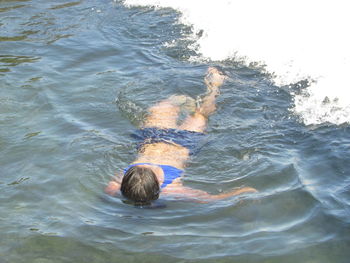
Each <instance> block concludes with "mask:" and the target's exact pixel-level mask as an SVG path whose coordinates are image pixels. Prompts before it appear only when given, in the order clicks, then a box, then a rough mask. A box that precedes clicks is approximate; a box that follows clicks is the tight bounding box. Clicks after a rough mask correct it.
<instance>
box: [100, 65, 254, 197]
mask: <svg viewBox="0 0 350 263" xmlns="http://www.w3.org/2000/svg"><path fill="white" fill-rule="evenodd" d="M225 78H226V77H225V76H224V75H223V74H222V73H221V72H220V71H219V70H217V69H216V68H213V67H211V68H209V69H208V72H207V74H206V76H205V79H204V80H205V83H206V86H207V89H208V91H207V93H206V95H205V96H204V98H203V99H202V102H201V104H200V105H197V106H196V107H194V108H195V109H194V110H193V114H191V115H189V116H188V117H187V118H186V119H185V120H184V121H183V122H182V123H181V124H180V125H178V124H177V123H178V118H179V114H180V111H181V107H180V105H181V104H182V105H184V104H186V101H187V102H188V101H190V102H191V101H192V102H193V101H194V100H193V99H191V98H189V97H186V96H183V95H173V96H171V97H170V98H168V99H166V100H163V101H161V102H159V103H157V104H156V105H154V106H152V107H150V108H149V110H148V112H149V115H148V116H147V118H146V119H145V121H144V123H143V125H142V127H141V129H139V130H138V131H137V137H138V139H139V140H142V144H141V146H140V147H139V149H138V156H137V158H136V160H134V161H133V162H132V163H131V164H130V165H129V166H128V167H127V168H126V169H125V170H124V175H123V177H122V179H121V178H118V177H115V178H114V180H112V181H111V182H110V183H109V184H108V186H107V187H106V189H105V191H106V193H108V194H110V195H112V196H114V195H116V194H117V193H118V192H121V193H122V195H123V196H124V197H126V198H128V199H129V200H132V201H134V202H135V203H150V202H151V201H154V200H156V199H158V198H159V196H160V195H168V196H170V195H171V196H174V197H178V198H183V199H190V200H197V201H199V202H209V201H213V200H219V199H225V198H228V197H231V196H234V195H239V194H242V193H252V192H256V190H255V189H254V188H251V187H241V188H238V189H233V190H231V191H229V192H225V193H220V194H216V195H214V194H209V193H207V192H205V191H202V190H198V189H193V188H190V187H186V186H184V185H183V184H182V180H181V178H182V175H183V172H184V169H185V165H186V161H187V160H188V159H189V158H190V155H191V154H193V152H194V150H195V148H196V146H197V145H198V143H199V141H200V140H201V139H203V137H204V136H205V134H204V132H205V129H206V127H207V122H208V118H209V116H210V115H211V114H213V113H214V112H215V110H216V97H217V96H218V95H219V93H220V91H219V87H220V86H221V85H222V84H223V82H224V80H225Z"/></svg>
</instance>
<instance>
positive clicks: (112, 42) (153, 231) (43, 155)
mask: <svg viewBox="0 0 350 263" xmlns="http://www.w3.org/2000/svg"><path fill="white" fill-rule="evenodd" d="M0 15H1V20H0V29H1V31H0V47H1V48H0V78H1V82H0V125H1V129H0V149H1V157H0V167H1V178H0V189H1V193H2V194H1V195H0V203H1V205H0V215H1V216H0V231H1V233H2V234H1V239H0V255H1V258H2V260H3V261H4V262H11V263H12V262H85V261H91V262H107V261H111V262H114V261H115V262H117V261H118V262H119V261H130V262H136V261H142V262H164V261H166V262H179V260H180V261H181V260H185V261H187V260H191V262H192V261H193V262H195V261H200V262H213V260H215V261H219V262H233V261H234V262H347V259H348V256H349V252H348V249H347V248H348V246H349V245H350V241H349V236H350V235H349V234H350V233H349V230H348V229H349V223H350V221H349V204H350V201H349V200H350V196H349V191H348V190H349V180H348V179H347V175H348V174H349V168H348V167H349V166H348V165H347V163H348V161H349V156H350V155H349V141H350V138H349V127H348V126H341V127H340V126H326V125H325V126H319V127H305V126H304V125H302V124H300V123H299V122H298V121H297V119H296V118H295V116H293V115H291V113H290V112H289V110H288V109H289V108H290V106H291V103H292V102H291V96H290V94H289V93H288V92H286V91H284V90H282V89H280V88H278V87H276V86H273V85H272V84H271V82H270V80H269V78H268V77H267V76H266V75H264V74H263V73H261V72H259V71H257V70H254V69H250V68H246V67H243V66H242V65H240V64H237V63H235V62H233V61H225V62H221V63H218V64H217V66H219V67H221V69H222V70H223V71H224V72H225V73H226V74H227V75H228V76H229V77H230V79H229V80H228V81H227V82H226V83H225V85H224V86H223V88H222V92H221V96H220V97H219V101H218V112H217V113H216V114H215V115H213V116H212V118H211V119H210V123H209V130H208V133H209V135H210V141H209V143H208V144H207V145H206V146H205V147H203V148H202V150H201V151H200V152H199V153H198V154H197V155H196V156H194V157H193V159H191V161H190V162H189V166H188V169H187V170H186V177H185V184H186V185H189V186H191V187H194V188H199V189H202V190H206V191H208V192H211V193H219V192H221V191H226V190H229V189H232V188H234V187H239V186H242V185H247V186H252V187H254V188H256V189H258V190H259V192H258V193H257V194H253V195H245V196H244V195H242V196H238V197H233V198H231V199H228V200H223V201H221V202H217V203H211V204H193V203H191V202H178V201H176V200H173V199H171V198H169V199H162V200H159V202H160V203H159V204H160V205H159V208H158V209H145V208H143V209H141V208H136V207H133V206H132V205H129V204H127V203H125V202H124V200H123V199H119V198H112V197H109V196H107V195H105V194H104V192H103V189H104V187H105V185H106V183H107V182H108V180H109V179H110V176H112V175H113V174H115V173H118V172H120V171H121V170H122V169H123V168H124V167H126V166H127V165H128V163H129V162H130V160H133V158H134V156H135V154H136V149H135V148H136V142H135V141H133V140H132V139H131V137H130V136H129V135H130V133H131V132H132V131H133V129H134V124H137V123H139V122H140V121H141V120H142V116H143V115H144V114H145V112H146V109H147V107H148V106H149V105H152V104H153V103H155V102H156V101H158V100H160V99H163V98H166V97H168V96H170V95H172V94H186V95H189V96H192V97H194V98H195V97H196V96H197V95H200V94H202V93H203V92H204V90H205V87H204V84H203V81H202V80H203V77H204V74H205V71H206V69H207V67H208V64H194V63H191V62H189V61H187V58H188V57H189V56H190V55H193V54H192V53H191V52H193V51H189V50H188V49H187V46H188V45H189V44H190V43H188V42H186V41H181V36H183V35H184V34H187V33H188V30H189V28H187V27H185V26H182V25H179V24H175V22H176V18H177V16H178V14H176V13H175V12H173V11H172V10H170V9H162V10H154V9H144V8H131V9H128V8H125V7H123V5H122V4H121V3H119V2H112V1H107V0H103V1H102V2H101V1H89V2H85V1H73V2H70V1H65V2H62V1H54V2H52V1H49V2H47V1H1V3H0ZM173 40H176V41H175V42H176V44H174V45H173V46H171V45H168V44H167V45H165V43H172V42H173ZM209 64H212V63H209ZM116 99H117V103H116V102H115V100H116Z"/></svg>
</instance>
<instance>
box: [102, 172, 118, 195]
mask: <svg viewBox="0 0 350 263" xmlns="http://www.w3.org/2000/svg"><path fill="white" fill-rule="evenodd" d="M120 186H121V178H120V177H118V176H114V177H113V180H111V181H110V182H109V183H108V185H107V186H106V188H105V193H106V194H109V195H111V196H115V195H116V194H117V193H118V192H119V191H120Z"/></svg>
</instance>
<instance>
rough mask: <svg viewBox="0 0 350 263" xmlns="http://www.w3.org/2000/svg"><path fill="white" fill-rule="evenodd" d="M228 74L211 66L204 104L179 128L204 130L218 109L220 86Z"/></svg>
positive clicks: (207, 78) (206, 78)
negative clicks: (217, 98) (217, 100)
mask: <svg viewBox="0 0 350 263" xmlns="http://www.w3.org/2000/svg"><path fill="white" fill-rule="evenodd" d="M225 79H226V76H225V75H223V74H222V73H221V72H220V71H219V70H217V69H216V68H212V67H211V68H209V69H208V72H207V75H206V76H205V78H204V81H205V84H206V85H207V88H208V93H207V95H206V96H205V97H204V98H203V99H202V104H201V105H200V106H199V107H198V108H197V109H196V111H195V113H194V114H193V115H192V116H189V117H188V118H187V119H186V120H185V121H184V122H183V124H182V125H181V126H179V129H182V130H189V131H195V132H203V131H204V130H205V128H206V127H207V122H208V118H209V116H210V115H211V114H212V113H214V112H215V110H216V97H217V96H218V95H219V94H220V90H219V87H220V86H221V85H222V84H223V83H224V81H225Z"/></svg>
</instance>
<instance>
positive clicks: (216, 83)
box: [204, 67, 227, 91]
mask: <svg viewBox="0 0 350 263" xmlns="http://www.w3.org/2000/svg"><path fill="white" fill-rule="evenodd" d="M225 79H227V76H225V75H224V74H223V73H222V72H220V71H219V70H218V69H216V68H213V67H210V68H209V69H208V72H207V75H206V76H205V78H204V81H205V84H206V85H207V87H208V90H209V91H214V90H217V88H218V87H220V86H221V85H222V84H223V83H224V81H225Z"/></svg>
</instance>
